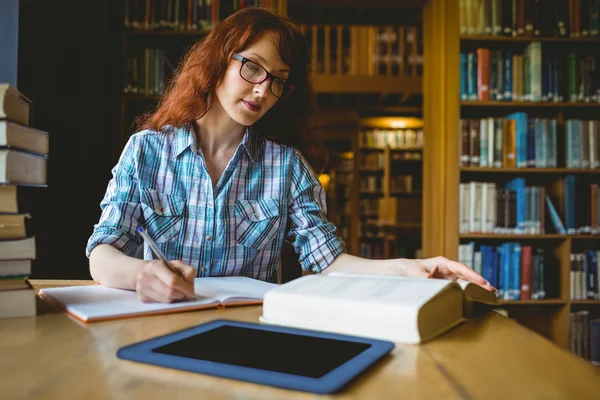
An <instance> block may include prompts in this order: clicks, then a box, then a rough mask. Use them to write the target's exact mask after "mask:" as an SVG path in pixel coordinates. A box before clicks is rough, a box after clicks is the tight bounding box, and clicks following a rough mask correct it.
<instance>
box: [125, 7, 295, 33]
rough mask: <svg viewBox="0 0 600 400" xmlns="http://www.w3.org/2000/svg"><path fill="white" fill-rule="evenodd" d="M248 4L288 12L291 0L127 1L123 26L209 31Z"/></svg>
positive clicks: (163, 29) (279, 12)
mask: <svg viewBox="0 0 600 400" xmlns="http://www.w3.org/2000/svg"><path fill="white" fill-rule="evenodd" d="M247 6H260V7H266V8H269V9H271V10H273V11H275V12H276V13H278V14H280V15H286V14H287V0H237V1H236V0H194V1H192V0H189V1H187V2H184V1H182V0H161V1H151V2H150V1H146V2H145V1H139V0H125V1H123V7H124V11H123V14H124V15H123V25H124V26H125V27H126V28H131V29H135V30H159V31H206V30H210V29H212V28H213V27H214V26H215V25H216V24H217V23H218V22H219V21H221V20H223V19H224V18H225V17H227V16H228V15H230V14H232V13H234V12H236V11H238V10H240V9H242V8H244V7H247Z"/></svg>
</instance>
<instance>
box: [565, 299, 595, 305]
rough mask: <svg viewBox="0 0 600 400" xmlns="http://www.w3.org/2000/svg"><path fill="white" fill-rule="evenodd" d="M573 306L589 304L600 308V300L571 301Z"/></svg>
mask: <svg viewBox="0 0 600 400" xmlns="http://www.w3.org/2000/svg"><path fill="white" fill-rule="evenodd" d="M571 304H589V305H596V306H600V300H571Z"/></svg>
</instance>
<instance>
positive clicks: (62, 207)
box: [17, 0, 121, 279]
mask: <svg viewBox="0 0 600 400" xmlns="http://www.w3.org/2000/svg"><path fill="white" fill-rule="evenodd" d="M116 3H117V2H113V1H104V0H85V1H77V0H61V1H47V0H21V1H20V9H19V49H18V78H17V87H18V89H19V91H20V92H21V93H23V94H24V95H25V96H27V97H29V98H30V99H31V100H32V101H33V127H35V128H38V129H42V130H44V131H47V132H48V133H49V135H50V158H49V161H48V187H47V188H19V192H18V196H19V206H20V207H21V209H23V210H25V211H29V212H30V214H31V215H32V219H31V222H32V230H33V233H34V234H35V236H36V242H37V260H35V261H34V264H33V271H32V272H33V273H32V277H33V278H56V279H61V278H70V279H85V278H89V277H90V275H89V268H88V260H87V258H86V256H85V246H86V242H87V240H88V238H89V236H90V235H91V233H92V229H93V225H94V224H95V223H96V222H97V221H98V218H99V216H100V207H99V203H100V201H101V199H102V196H103V194H104V191H105V189H106V184H107V183H108V180H109V179H110V177H111V172H110V171H111V168H112V167H113V166H114V165H115V163H116V162H117V160H118V156H119V153H120V143H119V115H120V111H119V110H120V108H119V107H120V103H119V102H120V97H119V96H120V84H121V82H120V80H121V74H120V64H119V57H120V49H121V43H120V31H119V29H120V27H119V26H118V25H117V21H118V18H117V10H116V9H115V8H116Z"/></svg>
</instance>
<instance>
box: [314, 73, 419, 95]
mask: <svg viewBox="0 0 600 400" xmlns="http://www.w3.org/2000/svg"><path fill="white" fill-rule="evenodd" d="M311 78H312V84H313V87H314V90H315V92H316V93H363V94H364V93H376V94H382V93H385V94H394V93H398V94H401V93H422V92H423V80H422V78H421V77H420V76H366V75H356V76H352V75H323V74H317V75H313V76H312V77H311Z"/></svg>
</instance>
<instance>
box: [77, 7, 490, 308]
mask: <svg viewBox="0 0 600 400" xmlns="http://www.w3.org/2000/svg"><path fill="white" fill-rule="evenodd" d="M310 94H311V90H310V84H309V75H308V51H307V46H306V42H305V40H304V37H303V36H302V34H301V33H300V32H299V31H298V29H297V28H296V27H295V26H294V25H293V24H291V23H290V22H289V21H288V20H287V19H285V18H282V17H280V16H277V15H276V14H274V13H272V12H270V11H268V10H265V9H260V8H245V9H243V10H240V11H238V12H236V13H235V14H233V15H231V16H229V17H228V18H227V19H225V20H224V21H222V22H221V23H220V24H219V25H218V26H217V27H216V28H215V29H214V30H213V31H212V32H211V33H210V34H209V35H208V36H207V37H206V38H205V39H204V40H202V41H200V42H198V43H196V44H195V45H194V46H193V47H192V48H191V49H190V51H189V52H188V53H187V55H186V56H185V59H184V60H183V62H182V64H181V65H180V66H179V68H178V69H177V71H176V72H175V74H174V78H173V80H172V82H171V83H170V85H169V87H168V88H167V90H166V92H165V94H164V95H163V97H162V99H161V102H160V104H159V106H158V108H157V110H156V112H154V113H152V114H149V115H146V116H145V117H143V118H142V120H141V124H140V126H141V128H142V129H143V130H142V131H140V132H138V133H136V134H135V135H133V136H132V137H131V139H130V140H129V141H128V143H127V145H126V146H125V149H124V150H123V154H122V155H121V158H120V160H119V162H118V163H117V165H116V166H115V168H114V169H113V171H112V172H113V178H112V179H111V181H110V182H109V184H108V188H107V191H106V195H105V197H104V199H103V200H102V203H101V208H102V216H101V218H100V221H99V223H98V224H97V225H95V227H94V232H93V234H92V236H91V237H90V239H89V241H88V245H87V249H86V253H87V255H88V257H89V258H90V271H91V274H92V277H93V278H94V279H95V280H96V281H97V282H99V283H101V284H103V285H106V286H111V287H118V288H125V289H135V290H136V291H137V292H138V297H139V298H140V299H141V300H142V301H158V302H171V301H175V300H182V299H186V298H193V297H194V286H193V282H194V278H195V277H196V276H224V275H244V276H249V277H252V278H256V279H261V280H265V281H269V282H275V281H277V274H278V268H279V265H278V264H279V261H280V251H281V246H282V243H283V240H284V238H293V246H294V248H295V250H296V252H297V254H298V255H299V261H300V264H301V265H302V268H303V269H305V270H310V271H314V272H323V273H329V272H330V271H334V270H340V271H348V272H359V273H360V272H363V273H370V274H387V275H410V276H423V277H440V278H447V279H457V278H463V279H467V280H470V281H472V282H475V283H477V284H480V285H482V286H484V287H485V288H487V289H488V290H493V288H492V287H491V286H490V285H489V284H488V283H487V282H486V281H485V280H484V279H483V278H482V277H481V276H479V275H478V274H476V273H475V272H473V271H472V270H470V269H469V268H467V267H466V266H464V265H462V264H459V263H456V262H453V261H450V260H447V259H445V258H442V257H436V258H432V259H426V260H408V259H395V260H377V261H376V260H367V259H362V258H359V257H354V256H351V255H348V254H346V253H345V247H344V243H343V241H342V240H341V239H340V238H339V237H338V236H337V235H336V234H335V231H336V228H335V226H334V225H333V224H331V223H330V222H328V221H327V219H326V216H325V213H326V206H325V194H324V191H323V189H322V187H321V185H320V184H319V180H318V179H317V176H316V174H315V172H314V171H313V170H312V169H311V167H310V166H309V164H308V162H307V161H306V159H305V158H304V156H303V154H306V151H307V150H306V141H305V139H304V138H305V133H306V131H307V121H308V117H309V104H310V102H309V99H310ZM139 224H143V225H145V226H146V228H147V230H148V232H149V234H150V235H151V236H152V238H153V239H154V240H155V242H156V243H157V244H158V246H159V247H160V249H161V250H162V251H163V253H164V254H165V256H166V257H167V259H168V260H176V261H173V262H172V263H171V264H172V265H173V266H174V268H175V269H176V270H177V272H178V273H179V275H181V278H180V277H178V276H177V274H175V273H173V272H172V271H171V270H170V269H169V268H168V267H167V266H166V265H164V264H163V263H162V262H160V261H158V260H154V261H145V260H140V259H137V258H134V257H133V256H134V255H135V253H136V250H137V248H138V247H139V246H140V245H141V244H142V241H141V239H140V237H139V236H137V235H136V234H135V229H136V228H137V226H138V225H139ZM144 253H145V254H144V258H145V259H146V260H151V259H152V254H151V252H150V250H149V249H148V247H147V246H144Z"/></svg>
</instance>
